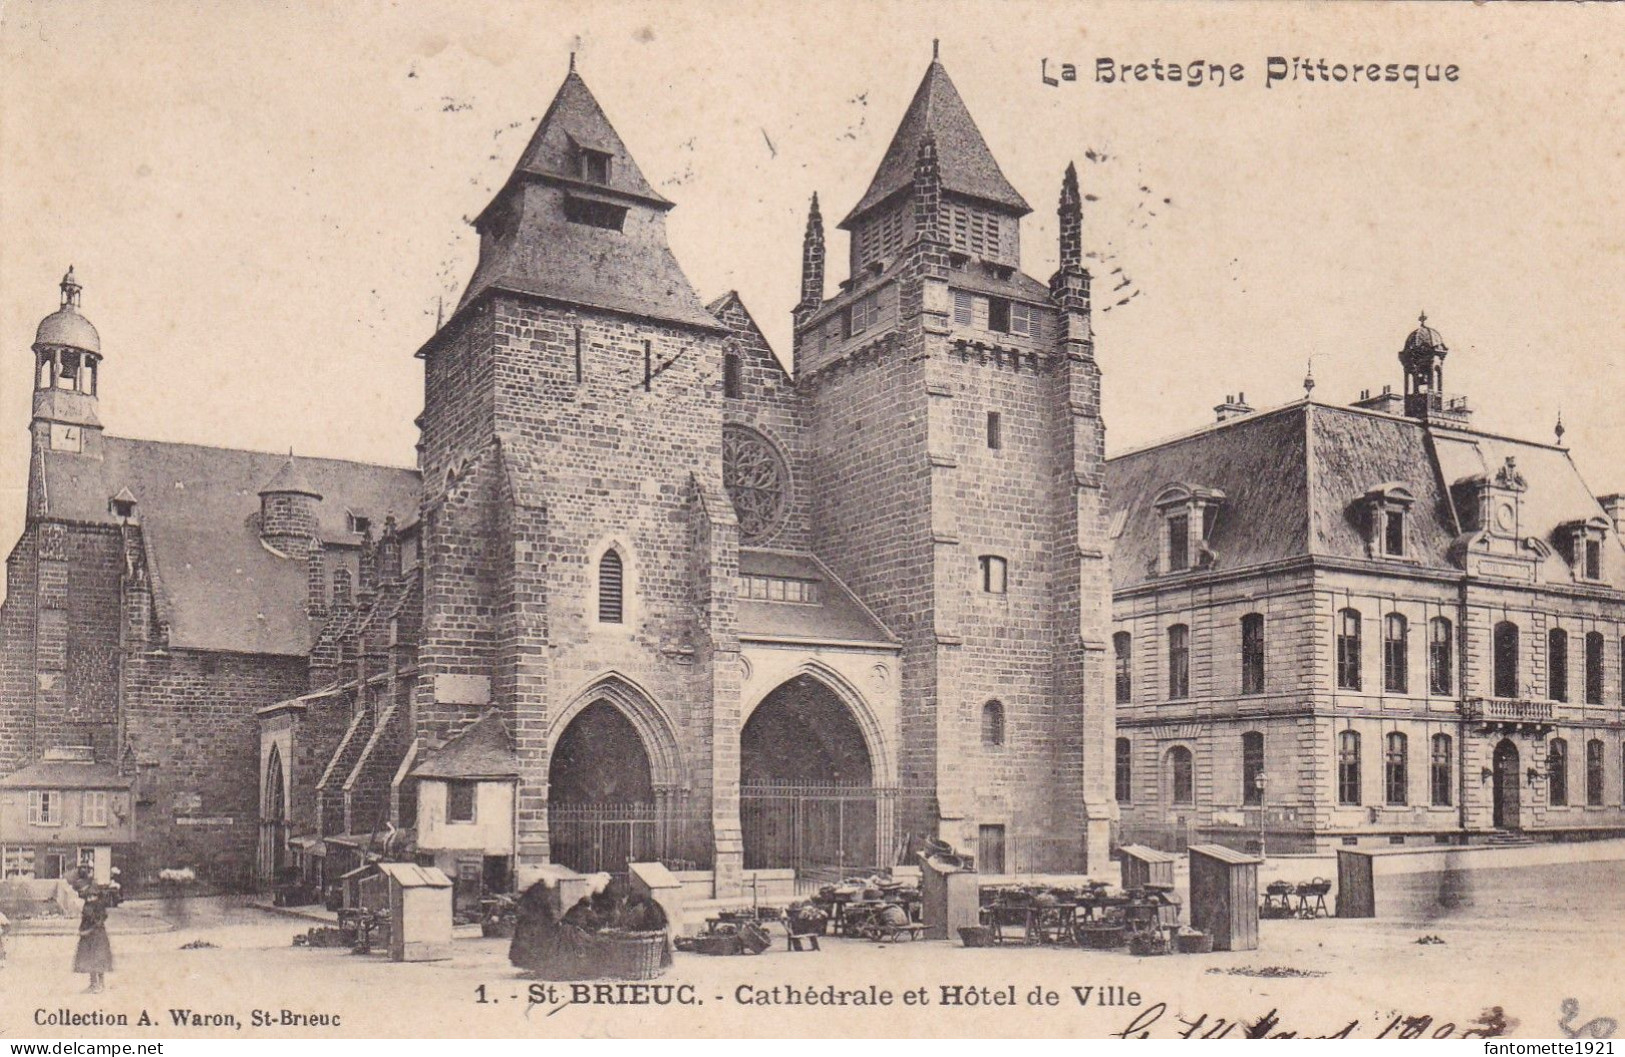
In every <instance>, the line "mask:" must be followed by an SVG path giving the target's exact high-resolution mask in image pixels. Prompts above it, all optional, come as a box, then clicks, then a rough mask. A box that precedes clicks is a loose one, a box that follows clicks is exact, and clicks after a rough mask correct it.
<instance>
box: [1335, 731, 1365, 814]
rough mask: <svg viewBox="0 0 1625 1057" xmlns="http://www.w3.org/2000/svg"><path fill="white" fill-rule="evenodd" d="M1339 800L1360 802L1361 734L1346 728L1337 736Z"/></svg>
mask: <svg viewBox="0 0 1625 1057" xmlns="http://www.w3.org/2000/svg"><path fill="white" fill-rule="evenodd" d="M1337 802H1338V803H1339V804H1358V803H1359V802H1360V735H1359V732H1358V731H1353V730H1345V731H1343V733H1341V734H1339V735H1338V736H1337Z"/></svg>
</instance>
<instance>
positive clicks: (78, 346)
mask: <svg viewBox="0 0 1625 1057" xmlns="http://www.w3.org/2000/svg"><path fill="white" fill-rule="evenodd" d="M61 290H62V303H61V304H60V306H58V308H57V310H56V311H55V312H52V313H51V314H50V315H48V316H46V317H45V318H44V319H42V320H40V324H39V327H38V329H36V330H35V332H34V425H33V430H34V435H35V443H36V444H39V445H42V446H44V447H47V448H49V449H51V450H54V451H72V452H81V453H85V454H95V453H96V441H95V438H96V437H97V436H99V435H100V433H101V428H102V424H101V420H100V419H99V418H98V417H97V414H96V392H97V387H98V384H99V383H100V380H101V362H102V339H101V335H100V334H98V333H97V332H96V328H95V326H94V325H92V323H91V322H90V320H88V319H86V318H85V317H84V314H83V312H82V311H81V308H80V301H81V298H82V296H83V293H84V288H83V287H82V286H80V284H79V280H78V279H77V278H75V277H74V274H73V267H72V266H71V265H70V266H69V268H68V273H67V274H66V275H64V276H63V277H62V283H61Z"/></svg>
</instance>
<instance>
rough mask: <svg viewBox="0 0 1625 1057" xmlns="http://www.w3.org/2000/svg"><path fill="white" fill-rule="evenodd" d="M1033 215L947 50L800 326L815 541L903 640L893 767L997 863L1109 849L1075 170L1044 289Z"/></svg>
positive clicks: (1064, 864) (1096, 425) (1063, 863)
mask: <svg viewBox="0 0 1625 1057" xmlns="http://www.w3.org/2000/svg"><path fill="white" fill-rule="evenodd" d="M1029 212H1031V209H1030V207H1029V206H1028V205H1027V202H1026V201H1025V199H1023V198H1022V196H1021V195H1020V194H1019V193H1018V192H1017V191H1016V190H1015V188H1014V187H1012V186H1011V185H1010V183H1009V181H1008V180H1007V179H1006V178H1005V176H1004V173H1003V172H1002V171H1001V169H1000V168H999V165H998V162H997V161H996V160H995V158H994V156H993V153H992V151H991V150H990V149H989V148H988V146H987V143H986V141H985V140H984V139H983V137H982V134H981V132H980V130H978V128H977V126H976V123H975V121H974V120H973V119H972V118H971V116H970V113H969V111H968V110H967V108H966V107H965V104H964V102H963V101H962V99H961V98H960V95H959V93H958V91H957V89H956V88H955V86H954V84H953V82H952V80H951V79H950V78H949V76H948V73H947V70H946V69H945V68H944V66H943V65H942V63H941V62H940V61H936V60H933V61H932V63H931V65H930V66H929V67H928V68H927V70H926V73H925V77H924V78H923V80H922V81H921V83H920V86H919V88H918V90H917V91H916V92H915V94H914V98H913V100H912V101H911V102H910V104H909V107H908V109H907V111H906V112H905V114H904V116H903V119H902V121H901V123H900V124H899V126H898V129H897V132H896V134H895V136H894V137H893V139H892V141H891V144H890V145H889V147H888V148H887V150H886V153H885V155H884V157H883V158H882V160H881V163H880V166H879V168H878V170H877V171H876V173H875V176H874V179H873V180H872V181H871V183H870V185H869V188H868V190H867V192H866V193H865V194H864V195H863V197H862V199H861V200H860V201H859V202H858V204H857V206H856V207H855V208H854V209H853V210H852V211H851V213H849V214H848V215H847V217H846V219H845V220H843V221H842V222H841V227H842V228H843V229H845V230H846V231H848V232H849V233H850V235H851V245H850V253H849V267H850V276H849V278H848V279H847V280H846V281H845V282H843V283H842V284H841V292H840V293H839V294H838V295H837V296H835V297H834V298H832V299H830V300H828V301H825V302H823V303H822V304H821V305H817V306H815V308H816V310H815V311H807V310H806V309H805V308H802V309H799V310H798V311H797V313H796V328H795V335H796V365H797V384H798V387H800V388H802V389H803V390H804V391H805V392H807V393H808V396H809V399H810V400H811V401H812V402H813V405H814V408H815V414H814V420H815V422H816V423H817V425H816V427H815V428H816V431H817V436H816V442H815V444H814V445H813V448H814V450H815V451H816V452H817V453H818V454H817V455H816V456H815V459H816V462H817V466H816V470H815V478H816V480H815V482H814V483H815V492H816V493H817V495H818V497H819V499H818V502H819V503H820V509H819V510H818V511H817V513H816V517H815V520H814V523H815V525H816V526H817V531H818V533H819V536H818V538H817V539H816V540H815V547H816V549H817V550H818V552H819V554H820V555H821V556H822V557H824V558H825V560H826V561H828V562H829V564H830V565H831V567H832V568H833V569H835V571H836V572H837V573H838V574H839V575H840V576H842V577H843V578H844V579H845V580H846V581H847V582H848V583H849V584H850V585H851V586H853V587H854V588H856V589H857V591H858V593H859V594H860V595H861V596H862V597H863V598H864V600H865V601H866V602H867V603H868V604H869V605H870V606H871V607H872V608H873V609H874V610H875V611H876V613H877V614H878V615H879V616H880V617H881V619H882V620H884V621H885V622H886V623H887V625H888V626H889V627H890V628H891V629H892V630H893V631H894V632H895V633H896V634H897V635H898V636H899V637H900V638H901V639H902V641H903V657H902V668H903V671H902V684H903V686H902V690H903V713H902V741H903V747H902V778H903V781H904V782H905V783H908V784H918V785H924V786H927V787H929V788H930V789H931V790H932V791H933V792H934V796H935V801H936V804H937V817H936V818H921V819H918V820H913V821H912V822H911V825H914V826H915V827H916V828H915V831H916V832H937V833H938V834H939V835H940V836H942V837H944V838H945V839H948V840H950V841H951V842H953V843H955V844H956V845H958V846H960V847H962V848H965V849H967V850H970V851H972V852H973V853H975V854H978V855H979V856H980V858H981V859H982V862H983V867H984V869H992V870H994V871H995V872H996V871H998V870H1000V869H1005V870H1049V869H1076V868H1078V867H1080V866H1084V865H1087V866H1090V867H1093V868H1096V869H1099V868H1101V867H1102V866H1104V864H1105V858H1106V853H1107V849H1108V843H1109V827H1110V821H1111V818H1112V817H1113V805H1112V803H1111V795H1110V790H1109V788H1108V787H1107V784H1106V775H1107V770H1106V768H1107V762H1108V760H1109V755H1108V750H1109V747H1110V744H1111V736H1112V735H1111V708H1110V705H1109V704H1108V703H1107V701H1106V698H1105V691H1104V677H1103V657H1104V638H1105V627H1106V623H1107V621H1108V619H1109V595H1108V584H1107V579H1106V575H1105V555H1104V543H1103V540H1104V525H1103V523H1102V516H1101V494H1100V493H1101V470H1102V456H1103V429H1102V426H1101V422H1100V417H1099V372H1098V368H1097V367H1096V365H1095V361H1094V348H1093V338H1092V334H1091V331H1090V323H1089V319H1090V304H1089V276H1088V273H1087V272H1086V271H1085V270H1084V269H1083V257H1082V242H1081V240H1082V216H1081V200H1080V196H1079V194H1078V188H1077V180H1076V173H1075V171H1071V170H1069V171H1068V173H1067V177H1066V180H1065V182H1064V185H1063V191H1062V197H1061V204H1060V217H1061V246H1060V255H1059V256H1060V268H1059V270H1058V271H1057V272H1056V275H1055V278H1054V279H1053V280H1052V281H1051V283H1050V285H1048V286H1046V285H1044V284H1043V283H1041V282H1039V281H1037V280H1035V279H1033V278H1031V277H1029V276H1028V275H1026V274H1024V273H1023V272H1022V271H1021V219H1022V217H1023V216H1025V215H1026V214H1027V213H1029ZM804 285H805V283H804ZM806 302H807V297H806V292H805V290H804V292H803V305H805V304H806Z"/></svg>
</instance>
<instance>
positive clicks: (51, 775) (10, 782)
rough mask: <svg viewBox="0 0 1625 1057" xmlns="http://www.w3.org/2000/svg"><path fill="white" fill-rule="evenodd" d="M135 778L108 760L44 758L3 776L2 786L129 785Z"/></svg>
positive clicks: (77, 786) (0, 783)
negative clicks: (89, 761) (119, 770)
mask: <svg viewBox="0 0 1625 1057" xmlns="http://www.w3.org/2000/svg"><path fill="white" fill-rule="evenodd" d="M131 781H132V779H131V778H130V777H128V776H127V775H121V774H119V773H118V770H117V768H115V767H114V766H113V765H112V764H108V763H87V762H84V761H80V760H41V761H39V762H38V763H33V764H29V765H28V766H27V767H24V768H23V769H22V770H20V771H14V772H13V773H11V774H9V775H7V776H6V777H4V778H0V789H128V788H130V784H131Z"/></svg>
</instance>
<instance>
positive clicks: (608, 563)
mask: <svg viewBox="0 0 1625 1057" xmlns="http://www.w3.org/2000/svg"><path fill="white" fill-rule="evenodd" d="M624 573H625V568H624V566H623V565H622V563H621V555H620V552H619V551H616V550H613V549H611V550H607V551H605V552H604V556H603V557H602V558H600V559H598V622H599V623H600V624H619V623H620V622H621V619H622V617H623V616H624V605H623V602H624V596H623V594H622V590H623V576H624Z"/></svg>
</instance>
